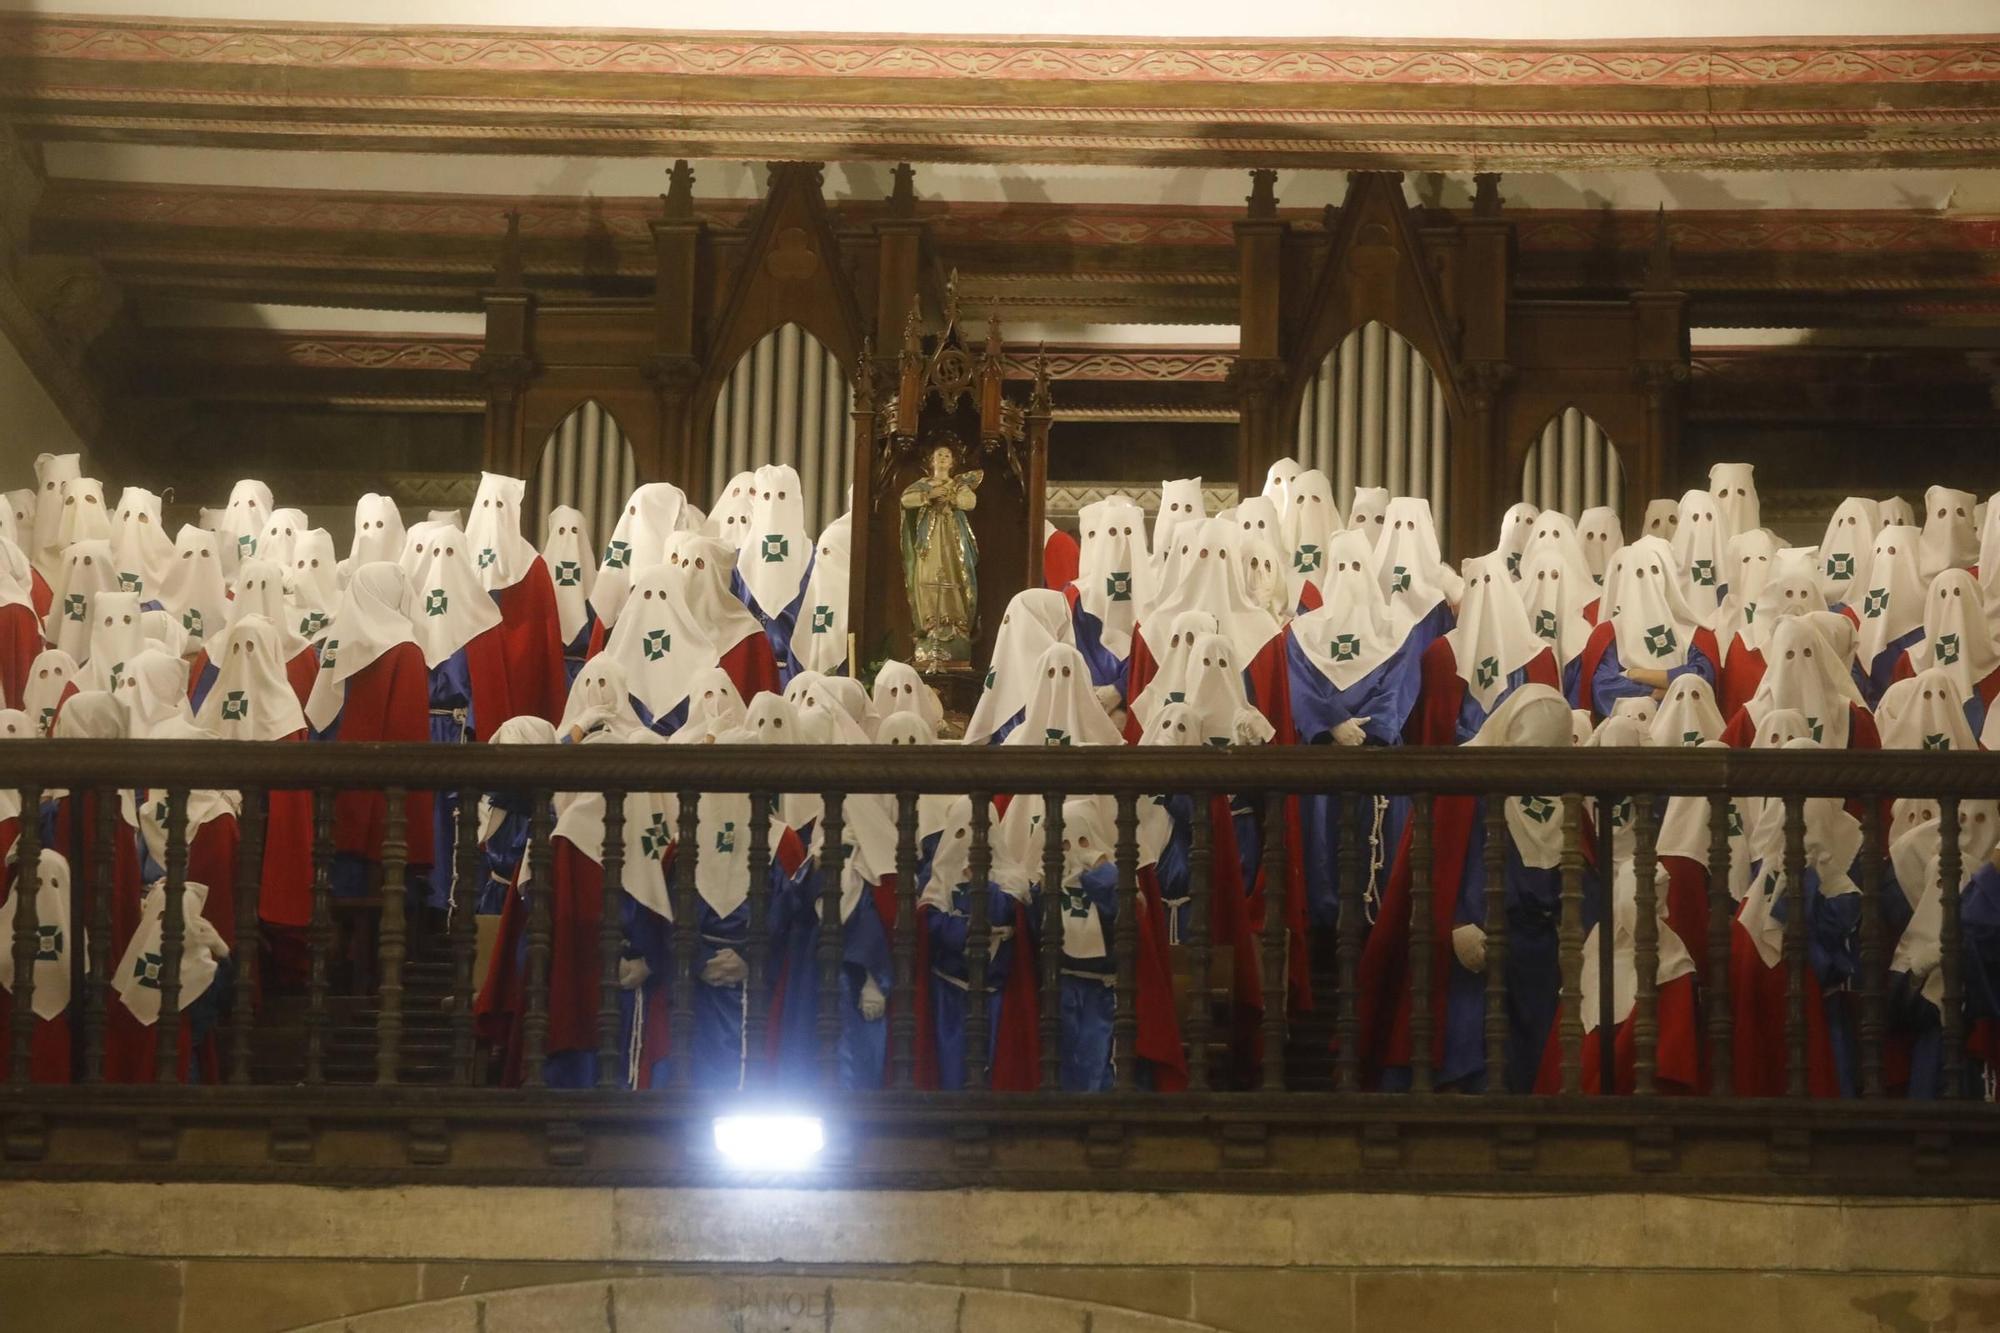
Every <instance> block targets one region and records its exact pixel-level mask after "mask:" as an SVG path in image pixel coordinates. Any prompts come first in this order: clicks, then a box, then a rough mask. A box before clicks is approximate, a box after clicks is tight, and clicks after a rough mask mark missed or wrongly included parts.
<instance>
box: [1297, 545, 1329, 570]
mask: <svg viewBox="0 0 2000 1333" xmlns="http://www.w3.org/2000/svg"><path fill="white" fill-rule="evenodd" d="M1321 558H1322V557H1321V555H1320V550H1319V547H1317V546H1314V545H1313V544H1312V543H1311V542H1305V543H1302V544H1301V545H1300V546H1299V549H1298V550H1296V551H1294V552H1292V568H1293V569H1296V570H1297V571H1298V572H1299V573H1301V574H1311V573H1313V572H1314V571H1316V570H1317V569H1318V568H1319V566H1320V560H1321Z"/></svg>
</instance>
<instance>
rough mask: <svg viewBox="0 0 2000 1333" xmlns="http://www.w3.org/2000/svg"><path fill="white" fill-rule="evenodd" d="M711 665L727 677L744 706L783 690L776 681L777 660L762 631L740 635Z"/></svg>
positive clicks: (781, 685)
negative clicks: (763, 696)
mask: <svg viewBox="0 0 2000 1333" xmlns="http://www.w3.org/2000/svg"><path fill="white" fill-rule="evenodd" d="M715 664H716V665H717V666H719V667H721V668H722V669H723V670H724V671H726V672H728V673H729V679H730V683H732V684H733V685H735V686H736V692H737V693H738V694H740V695H742V696H743V702H745V703H748V702H750V701H751V700H752V699H754V698H756V697H757V696H758V695H760V694H778V693H780V692H782V691H783V689H784V686H783V684H781V683H780V682H779V679H778V659H777V658H776V657H774V656H772V655H771V641H770V640H769V639H767V638H765V637H764V632H763V631H762V630H758V631H757V632H755V633H753V634H746V635H744V636H743V638H742V641H741V642H739V643H738V644H737V645H736V646H735V647H734V648H731V649H730V650H729V651H728V652H726V653H724V654H723V655H722V656H721V657H720V658H718V659H716V663H715Z"/></svg>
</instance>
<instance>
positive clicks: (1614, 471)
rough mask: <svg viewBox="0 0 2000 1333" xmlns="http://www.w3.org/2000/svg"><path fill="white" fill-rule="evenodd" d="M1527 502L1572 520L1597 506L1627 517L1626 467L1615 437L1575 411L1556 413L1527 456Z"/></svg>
mask: <svg viewBox="0 0 2000 1333" xmlns="http://www.w3.org/2000/svg"><path fill="white" fill-rule="evenodd" d="M1521 498H1522V499H1523V500H1526V501H1527V502H1528V503H1529V504H1532V505H1534V506H1536V507H1537V508H1539V509H1554V510H1558V511H1560V512H1562V513H1565V514H1567V515H1569V516H1570V517H1571V518H1577V517H1579V516H1580V515H1581V514H1582V513H1583V511H1584V510H1586V509H1590V508H1593V507H1595V506H1597V505H1609V506H1610V507H1611V508H1613V509H1616V510H1618V511H1619V512H1620V513H1623V511H1624V504H1625V464H1624V459H1623V457H1622V456H1621V455H1620V454H1619V452H1618V445H1617V443H1616V442H1615V441H1613V439H1612V438H1611V434H1610V432H1609V431H1607V430H1606V429H1605V428H1604V427H1603V425H1601V424H1600V423H1599V422H1598V420H1597V418H1595V417H1593V416H1591V415H1590V414H1589V413H1587V412H1585V411H1584V410H1583V409H1582V408H1579V407H1576V406H1574V405H1571V406H1568V407H1564V408H1563V409H1562V410H1561V411H1559V412H1557V413H1555V414H1554V415H1553V416H1551V417H1550V418H1549V420H1548V424H1547V425H1545V426H1543V427H1542V430H1541V433H1540V434H1539V435H1537V436H1536V437H1535V438H1534V439H1533V440H1531V441H1530V442H1529V444H1528V448H1527V452H1526V453H1525V454H1523V455H1522V458H1521Z"/></svg>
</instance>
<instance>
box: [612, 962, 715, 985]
mask: <svg viewBox="0 0 2000 1333" xmlns="http://www.w3.org/2000/svg"><path fill="white" fill-rule="evenodd" d="M652 975H653V965H652V964H651V963H649V962H647V961H646V960H645V959H643V958H620V959H619V960H618V989H620V990H638V989H639V987H641V986H643V985H645V984H646V979H647V978H648V977H650V976H652ZM707 979H708V978H707V977H706V976H704V977H703V978H702V980H704V981H706V980H707Z"/></svg>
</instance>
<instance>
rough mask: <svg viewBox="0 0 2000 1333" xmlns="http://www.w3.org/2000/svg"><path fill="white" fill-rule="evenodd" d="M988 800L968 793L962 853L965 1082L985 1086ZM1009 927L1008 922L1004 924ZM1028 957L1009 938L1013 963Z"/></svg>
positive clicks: (1024, 945) (1023, 946)
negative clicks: (968, 829) (967, 832)
mask: <svg viewBox="0 0 2000 1333" xmlns="http://www.w3.org/2000/svg"><path fill="white" fill-rule="evenodd" d="M992 817H993V798H992V797H991V796H989V795H987V794H986V793H985V792H979V791H976V792H974V793H972V842H971V846H970V847H969V848H968V849H967V851H966V878H967V879H968V880H969V881H970V884H971V888H970V889H969V891H968V892H967V894H966V900H965V914H966V916H965V919H966V927H965V1086H966V1087H967V1088H968V1089H971V1088H983V1087H985V1086H986V1083H987V1077H986V1045H987V1043H986V955H987V953H988V951H989V950H990V949H991V948H992V935H991V932H990V931H989V929H988V927H987V922H986V894H987V884H988V881H990V880H991V879H992V878H993V848H992V846H991V845H990V843H989V841H988V838H989V835H990V833H991V821H992ZM1053 817H1054V819H1055V820H1056V821H1057V823H1061V821H1062V804H1061V802H1060V801H1058V802H1057V803H1056V805H1055V809H1054V813H1053ZM1008 924H1009V925H1012V924H1013V923H1012V922H1011V921H1010V922H1009V923H1008ZM1033 957H1034V955H1033V954H1031V953H1030V952H1029V950H1028V942H1027V941H1026V940H1024V939H1016V940H1015V941H1014V966H1015V967H1032V966H1033V965H1034V963H1033Z"/></svg>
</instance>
